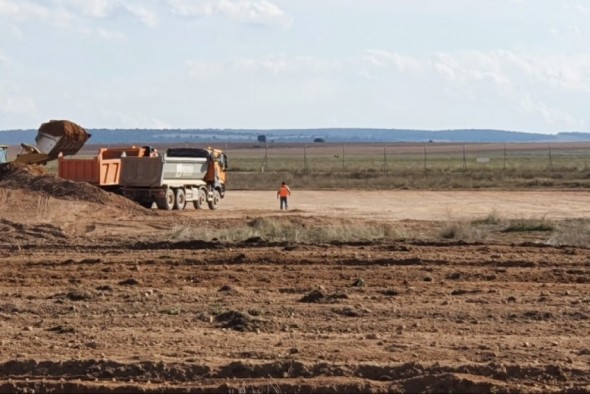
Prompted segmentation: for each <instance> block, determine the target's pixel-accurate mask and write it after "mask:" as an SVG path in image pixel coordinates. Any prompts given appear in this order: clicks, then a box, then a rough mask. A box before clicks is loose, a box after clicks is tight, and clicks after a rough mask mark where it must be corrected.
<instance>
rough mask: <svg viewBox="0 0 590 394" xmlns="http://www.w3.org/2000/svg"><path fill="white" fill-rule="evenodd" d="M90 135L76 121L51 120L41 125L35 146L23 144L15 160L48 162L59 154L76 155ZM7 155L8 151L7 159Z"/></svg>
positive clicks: (38, 162)
mask: <svg viewBox="0 0 590 394" xmlns="http://www.w3.org/2000/svg"><path fill="white" fill-rule="evenodd" d="M90 137H91V134H89V133H88V132H87V131H86V130H85V129H84V128H83V127H81V126H79V125H77V124H76V123H74V122H70V121H69V120H51V121H49V122H47V123H43V124H42V125H41V127H39V130H38V132H37V137H35V143H36V145H35V146H33V145H29V144H21V152H20V153H19V154H18V155H17V156H16V159H15V160H14V161H15V162H18V163H23V164H46V163H47V162H48V161H51V160H55V159H57V158H58V157H59V156H69V155H75V154H76V153H78V151H79V150H80V149H81V148H82V146H84V144H85V143H86V141H88V139H89V138H90ZM0 147H1V146H0ZM1 150H2V149H0V151H1ZM5 156H6V153H4V159H5V161H6V157H5Z"/></svg>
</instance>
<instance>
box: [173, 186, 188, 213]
mask: <svg viewBox="0 0 590 394" xmlns="http://www.w3.org/2000/svg"><path fill="white" fill-rule="evenodd" d="M185 206H186V194H185V193H184V189H183V188H178V189H176V190H175V191H174V209H178V210H179V211H182V210H183V209H184V207H185Z"/></svg>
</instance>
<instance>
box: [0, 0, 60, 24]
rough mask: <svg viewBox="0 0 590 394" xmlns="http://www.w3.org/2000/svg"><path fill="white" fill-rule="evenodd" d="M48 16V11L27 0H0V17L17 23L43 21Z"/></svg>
mask: <svg viewBox="0 0 590 394" xmlns="http://www.w3.org/2000/svg"><path fill="white" fill-rule="evenodd" d="M49 15H50V11H49V9H47V8H46V7H44V6H41V5H38V4H36V3H35V2H32V1H27V0H18V1H17V0H0V17H8V18H12V19H15V20H18V21H22V20H27V19H30V18H34V19H45V18H47V17H48V16H49Z"/></svg>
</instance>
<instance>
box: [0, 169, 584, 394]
mask: <svg viewBox="0 0 590 394" xmlns="http://www.w3.org/2000/svg"><path fill="white" fill-rule="evenodd" d="M103 193H104V192H102V191H101V190H98V189H96V188H94V187H92V186H89V185H86V184H73V185H72V184H71V182H70V183H68V182H67V181H62V180H59V179H57V178H55V177H53V176H52V175H48V174H44V173H43V172H42V171H41V172H39V171H38V170H36V169H34V168H33V169H32V168H24V169H22V168H21V169H6V168H4V172H2V171H0V269H1V270H2V271H1V275H0V334H1V335H0V391H2V392H15V391H26V390H29V391H30V390H35V391H36V392H43V391H57V392H97V391H100V392H263V393H267V392H270V393H279V392H322V393H325V392H492V391H495V392H590V265H589V261H590V250H589V249H587V248H583V247H573V246H551V245H549V244H548V243H547V234H546V233H543V232H539V233H535V232H533V233H526V234H520V233H514V234H510V235H509V236H504V237H495V238H494V237H493V238H491V239H490V240H486V241H480V242H457V241H449V240H444V239H441V238H440V237H439V236H438V235H437V234H438V232H439V230H440V228H441V227H442V226H444V225H445V223H448V222H449V221H450V220H467V219H474V218H481V217H485V216H486V215H489V214H490V213H492V212H494V214H495V215H500V216H504V217H506V218H527V217H528V218H533V217H534V218H538V217H550V218H554V219H578V218H588V217H590V204H589V203H590V196H589V195H588V193H587V192H580V191H577V192H565V191H550V190H546V191H538V192H533V191H530V192H501V191H499V192H412V191H392V192H383V191H380V192H360V191H357V192H355V191H345V192H344V191H341V192H336V191H332V192H320V191H296V190H294V193H293V196H292V198H291V200H290V210H289V211H287V212H281V211H279V210H278V201H277V200H276V199H275V195H274V193H273V192H245V191H228V193H227V195H226V198H225V199H224V200H222V202H221V207H220V209H219V210H217V211H210V210H194V209H188V210H185V211H182V212H180V213H178V212H163V211H156V210H147V209H144V208H142V207H139V206H137V205H135V204H133V203H130V202H129V201H127V200H125V199H124V198H122V197H120V196H117V195H112V194H103ZM259 217H271V218H274V219H276V220H277V221H279V222H280V221H288V222H289V223H291V224H293V223H295V224H297V225H299V226H301V228H302V229H303V228H306V227H309V226H327V225H334V224H337V223H341V222H342V221H343V220H346V221H347V222H348V223H358V224H359V225H361V224H363V225H364V224H366V223H378V222H381V221H384V222H388V223H394V224H395V225H396V226H399V228H400V231H402V233H403V234H407V237H406V238H403V239H401V238H400V239H397V240H381V241H374V242H366V241H360V240H359V241H355V242H317V243H311V244H301V243H296V242H294V241H288V242H281V243H277V242H267V241H265V240H263V239H250V240H246V241H243V242H234V243H226V242H221V241H215V240H213V241H203V240H199V239H196V238H195V237H193V238H190V239H186V238H183V239H180V238H179V237H178V233H179V230H180V229H185V228H190V229H191V230H192V234H198V233H199V232H200V231H203V232H204V231H207V230H210V229H224V228H233V227H239V226H246V225H248V223H249V222H251V221H252V220H253V219H255V218H259ZM416 234H421V236H419V237H418V236H416V237H414V236H412V235H416Z"/></svg>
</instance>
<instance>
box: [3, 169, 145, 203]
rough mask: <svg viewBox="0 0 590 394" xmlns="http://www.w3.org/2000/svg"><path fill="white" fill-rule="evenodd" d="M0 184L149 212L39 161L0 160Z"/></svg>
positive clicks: (127, 200)
mask: <svg viewBox="0 0 590 394" xmlns="http://www.w3.org/2000/svg"><path fill="white" fill-rule="evenodd" d="M0 187H5V188H11V189H23V190H25V191H34V192H40V193H42V194H45V195H48V196H51V197H54V198H59V199H63V200H76V201H84V202H92V203H96V204H101V205H108V206H113V207H117V208H120V209H124V210H127V211H132V212H138V213H143V214H148V213H149V212H150V211H149V210H148V209H145V208H143V207H141V206H140V205H138V204H136V203H135V202H133V201H131V200H129V199H127V198H125V197H123V196H120V195H118V194H114V193H109V192H106V191H104V190H102V189H101V188H99V187H97V186H94V185H91V184H89V183H86V182H72V181H69V180H66V179H61V178H59V177H57V176H55V175H53V174H49V173H48V172H47V170H46V169H45V168H44V167H42V166H39V165H27V164H22V163H18V162H11V163H4V164H0Z"/></svg>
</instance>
